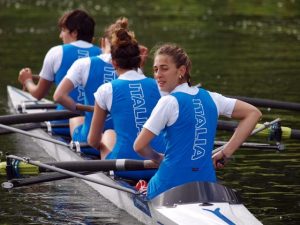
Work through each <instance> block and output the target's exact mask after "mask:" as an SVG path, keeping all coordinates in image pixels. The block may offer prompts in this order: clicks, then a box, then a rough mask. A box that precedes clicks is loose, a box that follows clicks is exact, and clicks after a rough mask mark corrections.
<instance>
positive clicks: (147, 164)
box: [0, 159, 158, 175]
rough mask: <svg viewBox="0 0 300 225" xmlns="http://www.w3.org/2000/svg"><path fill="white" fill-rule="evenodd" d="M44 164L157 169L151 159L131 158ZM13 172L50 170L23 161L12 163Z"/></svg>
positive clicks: (3, 166)
mask: <svg viewBox="0 0 300 225" xmlns="http://www.w3.org/2000/svg"><path fill="white" fill-rule="evenodd" d="M45 164H46V165H50V166H55V167H57V168H61V169H65V170H69V171H72V172H82V171H86V172H100V171H102V172H105V171H111V170H113V171H133V170H149V169H157V167H158V166H157V164H155V163H154V162H153V161H152V160H132V159H112V160H83V161H63V162H47V163H45ZM11 169H12V170H13V171H12V173H13V174H17V175H38V174H39V173H40V172H52V171H49V170H47V169H45V168H43V167H40V168H38V167H36V166H33V165H31V164H27V163H25V162H23V161H21V162H19V163H18V164H17V165H16V163H14V165H13V167H12V168H11ZM7 170H8V168H7V163H6V162H0V175H6V173H7Z"/></svg>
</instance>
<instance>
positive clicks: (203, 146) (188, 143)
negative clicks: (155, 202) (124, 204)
mask: <svg viewBox="0 0 300 225" xmlns="http://www.w3.org/2000/svg"><path fill="white" fill-rule="evenodd" d="M172 95H173V96H174V97H175V98H176V99H177V101H178V106H179V115H178V119H177V120H176V122H175V123H174V124H172V125H171V126H170V127H167V128H166V129H165V132H166V142H167V148H166V152H165V157H164V160H163V161H162V163H161V164H160V167H159V170H158V171H157V173H156V174H155V175H154V176H153V178H152V179H151V180H150V182H149V185H148V198H149V199H152V198H154V197H156V196H157V195H159V194H160V193H162V192H164V191H166V190H168V189H170V188H172V187H175V186H178V185H181V184H184V183H188V182H192V181H208V182H215V181H216V175H215V170H214V167H213V163H212V159H211V157H212V149H213V146H214V138H215V134H216V128H217V121H218V113H217V108H216V105H215V103H214V101H213V100H212V98H211V97H210V95H209V93H208V92H207V91H206V90H204V89H199V91H198V93H197V94H196V95H189V94H187V93H183V92H176V93H173V94H172Z"/></svg>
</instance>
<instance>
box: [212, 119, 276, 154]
mask: <svg viewBox="0 0 300 225" xmlns="http://www.w3.org/2000/svg"><path fill="white" fill-rule="evenodd" d="M278 122H280V119H279V118H277V119H275V120H273V121H271V122H265V123H263V124H262V125H261V126H259V127H258V128H256V129H254V130H253V131H252V132H251V134H250V136H252V135H254V134H256V133H258V132H260V131H262V130H265V129H267V128H268V127H270V126H272V125H274V124H276V123H278ZM225 145H226V144H224V145H222V146H220V147H218V148H216V149H215V150H213V151H212V154H215V153H217V152H219V151H221V150H223V149H224V147H225Z"/></svg>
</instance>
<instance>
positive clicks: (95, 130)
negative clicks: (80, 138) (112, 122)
mask: <svg viewBox="0 0 300 225" xmlns="http://www.w3.org/2000/svg"><path fill="white" fill-rule="evenodd" d="M106 115H107V112H106V111H105V110H103V109H102V108H101V107H99V105H98V104H97V103H96V102H95V106H94V114H93V119H92V123H91V128H90V132H89V135H88V143H89V145H90V146H92V147H94V148H96V149H99V150H100V149H101V148H103V147H105V146H103V143H102V142H101V139H102V132H103V128H104V123H105V119H106Z"/></svg>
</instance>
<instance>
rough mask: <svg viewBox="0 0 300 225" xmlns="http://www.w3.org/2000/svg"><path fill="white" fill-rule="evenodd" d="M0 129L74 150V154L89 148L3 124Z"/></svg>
mask: <svg viewBox="0 0 300 225" xmlns="http://www.w3.org/2000/svg"><path fill="white" fill-rule="evenodd" d="M0 128H3V129H6V130H9V131H12V132H15V133H19V134H23V135H26V136H29V137H33V138H37V139H40V140H43V141H48V142H51V143H54V144H58V145H61V146H65V147H67V148H70V149H74V150H75V151H76V152H80V149H81V148H87V147H90V146H89V145H88V144H87V143H78V142H73V141H71V142H70V143H69V144H68V143H66V142H63V141H59V140H56V139H54V138H48V137H43V136H39V135H36V134H33V133H30V132H27V131H24V130H20V129H18V128H16V127H12V126H7V125H4V124H0Z"/></svg>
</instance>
